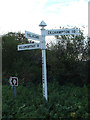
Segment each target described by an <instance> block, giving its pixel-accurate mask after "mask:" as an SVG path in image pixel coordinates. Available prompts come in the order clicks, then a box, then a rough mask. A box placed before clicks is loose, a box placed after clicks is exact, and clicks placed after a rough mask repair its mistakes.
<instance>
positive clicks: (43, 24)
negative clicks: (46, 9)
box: [39, 21, 47, 27]
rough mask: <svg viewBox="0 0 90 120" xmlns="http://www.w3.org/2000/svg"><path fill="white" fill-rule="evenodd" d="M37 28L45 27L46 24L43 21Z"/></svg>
mask: <svg viewBox="0 0 90 120" xmlns="http://www.w3.org/2000/svg"><path fill="white" fill-rule="evenodd" d="M39 26H40V27H45V26H47V24H46V23H45V22H44V21H42V22H41V23H40V24H39Z"/></svg>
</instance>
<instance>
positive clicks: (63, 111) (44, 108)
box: [2, 81, 88, 119]
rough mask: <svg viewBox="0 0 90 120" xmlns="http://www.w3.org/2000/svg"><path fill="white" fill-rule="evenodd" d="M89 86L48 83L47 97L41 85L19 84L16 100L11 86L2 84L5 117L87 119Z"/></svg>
mask: <svg viewBox="0 0 90 120" xmlns="http://www.w3.org/2000/svg"><path fill="white" fill-rule="evenodd" d="M87 90H88V89H87V87H86V86H83V87H76V86H74V85H73V84H68V85H64V86H60V85H59V84H58V82H55V81H54V82H52V83H48V99H49V101H48V102H47V103H46V102H45V100H44V98H43V96H42V85H41V84H39V85H37V86H36V85H34V84H31V85H29V86H27V87H25V86H23V85H19V86H18V87H17V97H16V99H14V97H13V90H12V88H11V86H7V85H4V86H3V108H2V109H3V118H46V119H52V118H57V119H60V118H81V119H83V118H88V98H87V96H88V94H87V93H88V92H87Z"/></svg>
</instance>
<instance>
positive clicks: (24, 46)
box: [18, 21, 78, 101]
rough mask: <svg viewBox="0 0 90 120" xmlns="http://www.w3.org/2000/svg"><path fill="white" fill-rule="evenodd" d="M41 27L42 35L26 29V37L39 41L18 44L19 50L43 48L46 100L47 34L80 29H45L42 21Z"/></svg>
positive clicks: (71, 33) (66, 32)
mask: <svg viewBox="0 0 90 120" xmlns="http://www.w3.org/2000/svg"><path fill="white" fill-rule="evenodd" d="M39 26H40V27H42V28H41V35H38V34H35V33H32V32H28V31H25V37H26V38H27V39H32V40H37V41H40V42H39V43H33V44H22V45H18V51H21V50H32V49H41V50H42V84H43V96H44V97H45V100H46V101H48V96H47V71H46V45H45V36H52V35H54V36H55V35H78V29H55V30H45V28H44V27H45V26H47V25H46V23H45V22H44V21H42V22H41V23H40V25H39Z"/></svg>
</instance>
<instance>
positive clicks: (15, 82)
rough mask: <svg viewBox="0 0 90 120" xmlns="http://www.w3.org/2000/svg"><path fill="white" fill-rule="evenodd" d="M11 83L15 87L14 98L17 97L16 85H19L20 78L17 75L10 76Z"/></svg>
mask: <svg viewBox="0 0 90 120" xmlns="http://www.w3.org/2000/svg"><path fill="white" fill-rule="evenodd" d="M9 83H10V85H11V86H12V88H13V92H14V98H16V86H18V78H17V77H10V78H9Z"/></svg>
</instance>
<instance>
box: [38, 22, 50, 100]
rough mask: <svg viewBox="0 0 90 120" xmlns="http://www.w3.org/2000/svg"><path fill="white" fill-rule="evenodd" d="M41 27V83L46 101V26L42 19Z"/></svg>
mask: <svg viewBox="0 0 90 120" xmlns="http://www.w3.org/2000/svg"><path fill="white" fill-rule="evenodd" d="M39 26H40V27H42V28H41V38H42V41H41V42H42V48H41V49H42V84H43V96H44V97H45V99H46V102H47V101H48V97H47V71H46V45H45V29H44V27H45V26H47V25H46V23H45V22H44V21H42V22H41V23H40V25H39Z"/></svg>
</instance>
